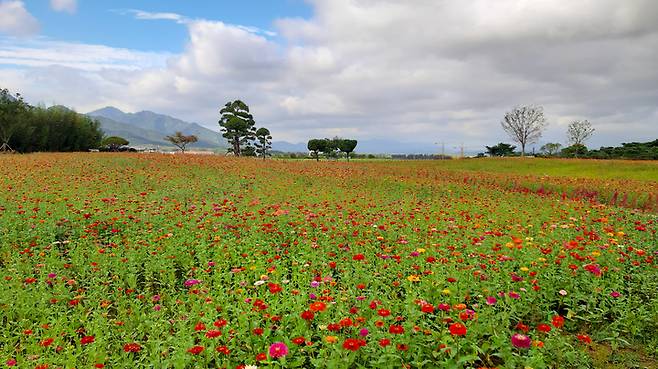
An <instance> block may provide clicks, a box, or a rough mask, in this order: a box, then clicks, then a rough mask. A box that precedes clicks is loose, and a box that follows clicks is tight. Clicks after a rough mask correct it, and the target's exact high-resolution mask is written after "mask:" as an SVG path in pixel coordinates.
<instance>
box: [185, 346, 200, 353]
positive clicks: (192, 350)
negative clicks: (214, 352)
mask: <svg viewBox="0 0 658 369" xmlns="http://www.w3.org/2000/svg"><path fill="white" fill-rule="evenodd" d="M203 350H204V347H203V346H194V347H192V348H190V349H189V350H187V352H189V353H190V354H192V355H199V354H200V353H202V352H203Z"/></svg>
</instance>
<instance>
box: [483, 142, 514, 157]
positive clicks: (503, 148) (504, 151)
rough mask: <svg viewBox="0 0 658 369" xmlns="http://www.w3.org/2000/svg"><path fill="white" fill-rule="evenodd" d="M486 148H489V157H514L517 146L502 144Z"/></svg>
mask: <svg viewBox="0 0 658 369" xmlns="http://www.w3.org/2000/svg"><path fill="white" fill-rule="evenodd" d="M485 147H486V148H487V154H489V156H512V155H514V150H515V149H516V146H513V145H510V144H506V143H502V142H501V143H499V144H498V145H495V146H485Z"/></svg>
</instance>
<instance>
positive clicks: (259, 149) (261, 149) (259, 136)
mask: <svg viewBox="0 0 658 369" xmlns="http://www.w3.org/2000/svg"><path fill="white" fill-rule="evenodd" d="M255 145H256V154H258V156H261V157H263V160H265V157H267V156H268V155H270V156H271V154H270V153H269V150H270V149H271V148H272V135H270V130H269V129H267V128H265V127H262V128H258V129H257V130H256V144H255Z"/></svg>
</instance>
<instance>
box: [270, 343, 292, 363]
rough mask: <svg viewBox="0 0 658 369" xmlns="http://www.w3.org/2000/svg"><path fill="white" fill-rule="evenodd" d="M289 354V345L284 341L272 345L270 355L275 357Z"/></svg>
mask: <svg viewBox="0 0 658 369" xmlns="http://www.w3.org/2000/svg"><path fill="white" fill-rule="evenodd" d="M286 355H288V346H286V344H285V343H283V342H274V343H273V344H272V345H271V346H270V357H271V358H273V359H276V358H279V357H284V356H286Z"/></svg>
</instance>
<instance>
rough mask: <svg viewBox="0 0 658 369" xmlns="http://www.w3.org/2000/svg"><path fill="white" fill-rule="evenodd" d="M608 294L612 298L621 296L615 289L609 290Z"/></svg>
mask: <svg viewBox="0 0 658 369" xmlns="http://www.w3.org/2000/svg"><path fill="white" fill-rule="evenodd" d="M610 296H612V297H614V298H617V297H619V296H621V293H619V292H617V291H612V292H610Z"/></svg>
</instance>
